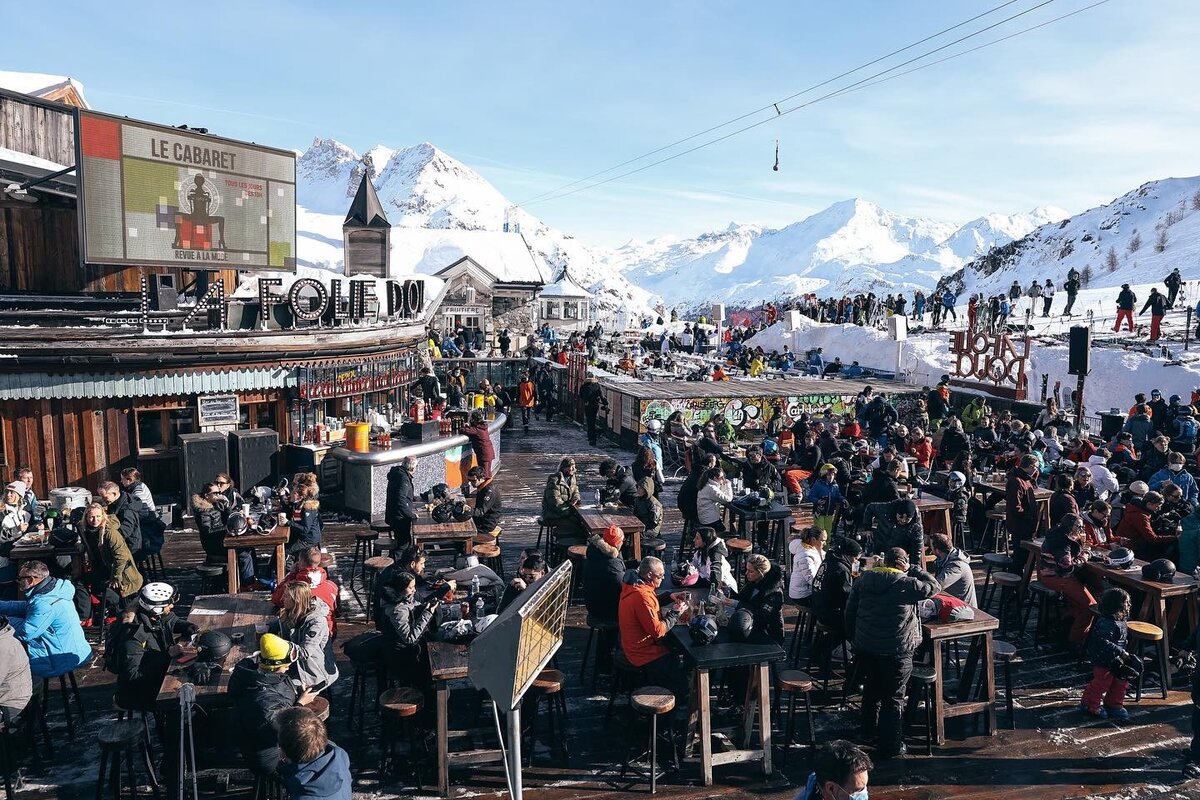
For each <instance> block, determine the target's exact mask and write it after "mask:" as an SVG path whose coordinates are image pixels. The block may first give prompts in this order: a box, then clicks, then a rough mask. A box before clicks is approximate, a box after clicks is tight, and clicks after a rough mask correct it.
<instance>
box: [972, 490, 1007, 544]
mask: <svg viewBox="0 0 1200 800" xmlns="http://www.w3.org/2000/svg"><path fill="white" fill-rule="evenodd" d="M1007 508H1008V506H1007V504H1006V503H1003V502H1000V503H997V504H996V505H995V506H993V507H992V508H990V509H988V512H987V514H985V517H986V518H987V524H986V525H984V526H983V531H982V532H981V534H980V536H979V543H978V545H977V546H976V549H977V550H978V551H982V550H983V546H984V545H985V544H986V543H987V541H988V535H989V534H991V537H992V546H993V547H995V548H996V551H997V552H1004V551H1005V550H1011V549H1012V542H1011V541H1010V540H1009V536H1008V526H1007V524H1006V523H1005V522H1004V518H1005V517H1006V516H1007V514H1008V511H1007Z"/></svg>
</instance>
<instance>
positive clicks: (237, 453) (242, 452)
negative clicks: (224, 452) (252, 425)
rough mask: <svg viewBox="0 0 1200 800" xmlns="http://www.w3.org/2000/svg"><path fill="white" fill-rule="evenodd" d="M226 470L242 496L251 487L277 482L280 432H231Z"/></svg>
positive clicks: (266, 430) (264, 430)
mask: <svg viewBox="0 0 1200 800" xmlns="http://www.w3.org/2000/svg"><path fill="white" fill-rule="evenodd" d="M229 471H230V474H231V475H232V476H233V485H234V486H236V487H237V489H238V491H239V492H241V493H242V494H243V495H245V494H246V492H248V491H250V489H251V488H252V487H254V486H259V485H266V486H274V485H275V484H276V483H278V482H279V434H278V433H277V432H275V431H273V430H271V429H270V428H259V429H257V430H252V431H230V433H229Z"/></svg>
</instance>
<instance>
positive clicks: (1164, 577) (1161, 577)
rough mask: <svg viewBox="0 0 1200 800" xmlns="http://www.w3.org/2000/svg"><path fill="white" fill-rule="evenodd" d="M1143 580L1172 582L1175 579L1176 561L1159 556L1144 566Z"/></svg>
mask: <svg viewBox="0 0 1200 800" xmlns="http://www.w3.org/2000/svg"><path fill="white" fill-rule="evenodd" d="M1142 580H1144V581H1155V582H1157V583H1171V582H1172V581H1173V580H1175V562H1173V561H1171V560H1170V559H1167V558H1159V559H1156V560H1154V561H1151V562H1150V563H1149V564H1147V565H1146V566H1144V567H1142Z"/></svg>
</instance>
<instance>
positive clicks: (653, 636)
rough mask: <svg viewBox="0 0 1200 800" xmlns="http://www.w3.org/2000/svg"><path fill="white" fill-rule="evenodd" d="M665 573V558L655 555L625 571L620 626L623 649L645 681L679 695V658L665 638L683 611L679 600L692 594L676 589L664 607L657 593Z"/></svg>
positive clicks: (619, 602)
mask: <svg viewBox="0 0 1200 800" xmlns="http://www.w3.org/2000/svg"><path fill="white" fill-rule="evenodd" d="M666 574H667V573H666V569H665V568H664V567H663V563H662V561H660V560H659V559H657V558H655V557H654V556H647V557H645V558H643V559H642V560H641V562H640V563H639V564H638V567H637V569H636V570H632V569H631V570H629V571H628V572H626V573H625V576H624V577H623V578H622V579H621V598H620V600H619V601H618V605H617V626H618V628H619V629H620V632H621V650H622V652H624V654H625V658H626V659H628V660H629V663H630V664H632V665H633V666H634V667H637V669H638V671H639V672H640V674H641V679H642V682H643V683H644V684H645V685H652V686H662V687H665V688H668V689H671V690H672V691H673V692H674V693H675V695H676V697H680V696H681V695H682V694H683V692H682V688H683V682H682V681H681V680H680V676H681V674H682V670H681V669H680V666H679V659H678V657H676V655H675V654H674V653H673V652H672V651H671V649H670V648H669V647H667V646H666V645H665V644H663V641H662V640H663V639H664V638H666V636H667V634H669V633H670V632H671V628H673V627H675V623H677V622H678V621H679V615H680V612H681V610H682V609H681V608H680V605H679V603H680V602H681V601H683V600H686V599H687V598H688V597H689V595H688V593H687V592H676V593H675V594H672V595H671V599H672V600H673V601H674V602H673V603H672V604H671V605H670V606H668V607H667V608H662V606H661V605H660V604H659V600H658V595H657V594H656V593H655V592H656V590H657V589H658V587H659V586H660V585H662V582H663V579H664V578H665V577H666Z"/></svg>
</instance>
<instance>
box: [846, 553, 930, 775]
mask: <svg viewBox="0 0 1200 800" xmlns="http://www.w3.org/2000/svg"><path fill="white" fill-rule="evenodd" d="M941 588H942V587H941V585H940V584H939V583H938V582H937V578H935V577H933V576H932V575H930V574H929V573H928V572H926V571H925V570H923V569H921V568H920V567H915V566H914V567H910V566H909V563H908V554H907V553H905V552H904V550H902V549H900V548H899V547H893V548H891V549H890V550H888V551H887V552H886V553H884V557H883V566H879V567H872V568H871V569H868V570H867V571H866V572H864V573H863V574H862V575H860V576H859V578H858V580H856V581H855V582H854V588H853V589H851V590H850V599H849V600H848V601H847V602H846V633H847V634H848V636H849V637H850V639H851V640H852V641H853V642H854V654H855V658H856V660H857V663H858V670H859V674H860V675H861V676H862V677H863V702H862V733H863V736H864V737H865V738H867V739H874V738H875V737H876V736H878V744H877V753H878V756H879V757H880V758H892V757H894V756H897V755H903V754H904V752H905V748H904V742H903V740H902V738H901V729H900V712H901V710H902V709H903V708H904V689H905V686H907V685H908V679H909V677H910V676H911V675H912V664H913V653H914V652H915V651H916V649H917V647H918V646H919V645H920V644H921V620H920V616H919V614H918V612H917V603H919V602H920V601H922V600H928V599H930V598H931V597H933V596H934V595H935V594H937V593H938V592H940V591H941Z"/></svg>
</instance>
